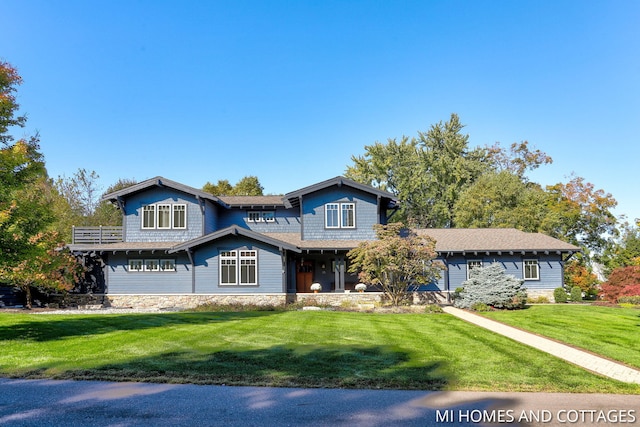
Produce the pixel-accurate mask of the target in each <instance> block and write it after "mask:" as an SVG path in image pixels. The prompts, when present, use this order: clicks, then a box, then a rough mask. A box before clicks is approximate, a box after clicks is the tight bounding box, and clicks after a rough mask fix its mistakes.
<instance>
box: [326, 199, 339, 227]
mask: <svg viewBox="0 0 640 427" xmlns="http://www.w3.org/2000/svg"><path fill="white" fill-rule="evenodd" d="M324 218H325V227H327V228H340V204H339V203H327V204H326V205H324Z"/></svg>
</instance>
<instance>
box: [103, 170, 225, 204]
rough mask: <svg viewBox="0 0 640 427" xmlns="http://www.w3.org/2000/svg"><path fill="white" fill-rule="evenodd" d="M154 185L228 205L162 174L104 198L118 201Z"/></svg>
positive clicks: (106, 195) (211, 195)
mask: <svg viewBox="0 0 640 427" xmlns="http://www.w3.org/2000/svg"><path fill="white" fill-rule="evenodd" d="M152 187H168V188H172V189H174V190H178V191H181V192H183V193H186V194H190V195H192V196H195V197H197V198H201V199H206V200H211V201H212V202H216V203H218V204H220V205H222V206H225V207H228V206H227V205H226V204H225V203H224V202H223V201H222V200H220V198H218V197H216V196H214V195H213V194H210V193H207V192H206V191H202V190H198V189H197V188H193V187H189V186H188V185H184V184H180V183H179V182H176V181H172V180H170V179H167V178H164V177H162V176H156V177H155V178H151V179H147V180H145V181H142V182H139V183H137V184H134V185H132V186H130V187H127V188H123V189H122V190H118V191H114V192H111V193H109V194H105V195H104V196H103V197H102V200H109V201H117V200H119V199H120V198H122V197H126V196H130V195H132V194H135V193H139V192H141V191H145V190H147V189H149V188H152Z"/></svg>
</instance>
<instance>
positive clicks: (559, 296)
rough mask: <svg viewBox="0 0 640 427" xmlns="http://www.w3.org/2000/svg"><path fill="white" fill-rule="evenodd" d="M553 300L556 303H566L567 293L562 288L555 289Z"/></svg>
mask: <svg viewBox="0 0 640 427" xmlns="http://www.w3.org/2000/svg"><path fill="white" fill-rule="evenodd" d="M553 299H554V300H555V301H556V302H557V303H563V302H567V291H565V290H564V288H562V287H560V288H555V289H554V290H553Z"/></svg>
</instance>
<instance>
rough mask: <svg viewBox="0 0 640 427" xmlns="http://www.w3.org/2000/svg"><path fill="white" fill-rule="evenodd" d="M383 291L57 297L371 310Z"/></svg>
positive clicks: (140, 304)
mask: <svg viewBox="0 0 640 427" xmlns="http://www.w3.org/2000/svg"><path fill="white" fill-rule="evenodd" d="M384 300H385V298H384V294H383V293H382V292H345V293H330V292H320V293H317V294H250V295H249V294H235V295H219V294H209V295H200V294H197V295H194V294H179V295H176V294H162V295H114V294H106V295H105V294H68V295H65V296H64V297H63V298H60V301H58V305H59V306H60V307H79V308H84V309H96V308H101V307H113V308H142V309H150V308H155V309H161V310H162V309H165V310H167V309H178V310H179V309H190V308H195V307H198V306H200V305H205V304H214V305H257V306H274V307H277V306H284V305H286V304H292V303H296V302H298V303H302V304H303V305H306V306H310V305H317V306H324V307H358V306H366V307H374V306H381V305H383V304H384V302H385V301H384ZM447 302H448V301H447V293H446V292H415V293H414V294H413V304H416V305H424V304H440V303H447Z"/></svg>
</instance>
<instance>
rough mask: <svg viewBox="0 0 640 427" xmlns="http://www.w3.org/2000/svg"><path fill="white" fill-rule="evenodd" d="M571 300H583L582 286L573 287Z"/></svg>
mask: <svg viewBox="0 0 640 427" xmlns="http://www.w3.org/2000/svg"><path fill="white" fill-rule="evenodd" d="M571 301H573V302H580V301H582V288H580V286H574V287H573V288H571Z"/></svg>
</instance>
